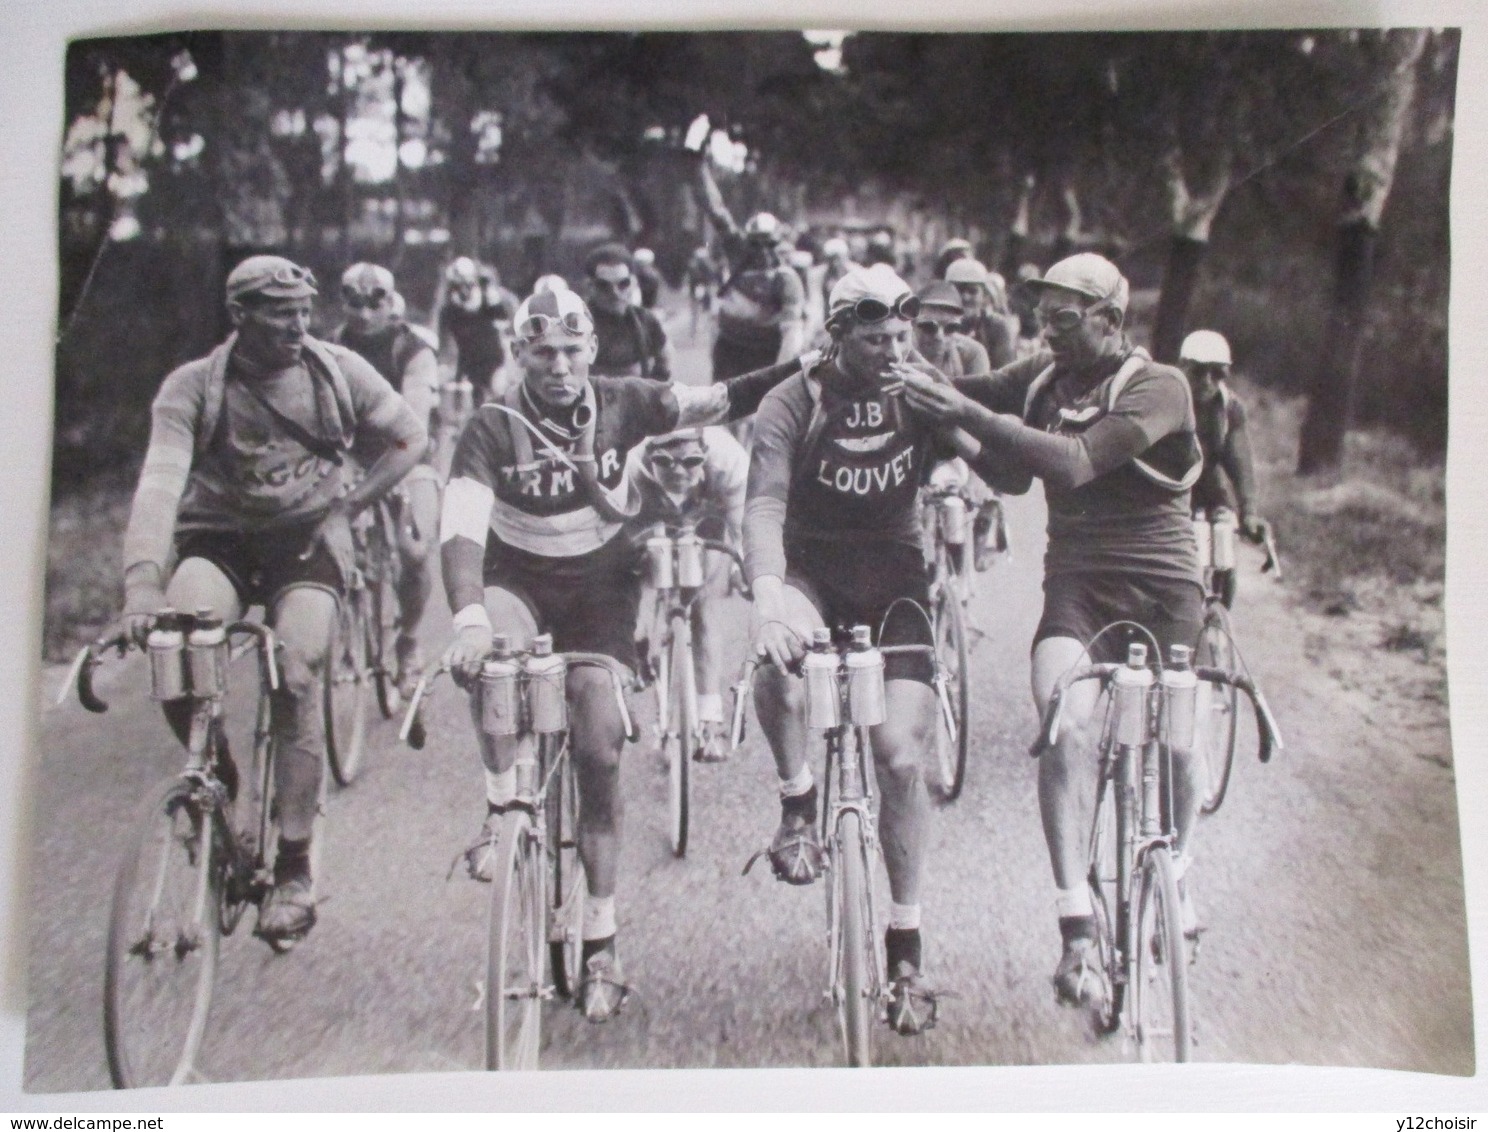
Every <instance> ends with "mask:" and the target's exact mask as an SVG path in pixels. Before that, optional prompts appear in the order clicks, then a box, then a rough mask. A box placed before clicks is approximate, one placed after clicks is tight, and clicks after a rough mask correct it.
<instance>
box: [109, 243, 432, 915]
mask: <svg viewBox="0 0 1488 1132" xmlns="http://www.w3.org/2000/svg"><path fill="white" fill-rule="evenodd" d="M316 293H317V292H316V289H315V277H314V276H313V275H312V274H311V273H310V272H309V271H307V270H305V269H304V268H302V267H299V266H298V265H296V264H293V263H291V262H290V261H289V260H287V259H282V258H280V257H279V256H252V257H250V258H249V259H246V260H244V261H243V262H242V263H241V264H239V265H238V266H237V267H235V268H234V269H233V270H232V272H231V274H229V275H228V277H227V300H228V312H229V314H230V315H231V317H232V322H233V326H234V331H233V334H232V335H231V336H230V337H229V338H228V339H227V341H226V342H224V343H223V344H222V345H220V346H218V347H217V348H216V349H215V350H213V351H212V353H211V354H210V355H209V356H207V357H205V358H200V359H197V360H196V361H191V362H187V363H186V364H185V365H183V366H181V367H180V368H179V369H177V370H175V371H174V372H172V373H171V374H170V375H169V376H167V377H166V379H165V381H164V382H163V383H162V385H161V387H160V392H159V393H158V394H157V395H156V398H155V403H154V406H153V408H152V410H151V420H150V446H149V449H148V450H147V451H146V453H145V462H144V467H143V468H142V469H141V470H140V477H139V486H138V488H137V489H136V491H135V496H134V503H133V506H132V508H131V510H130V514H129V526H128V529H127V531H126V533H125V536H124V555H123V558H124V620H125V623H126V625H127V627H128V629H129V631H130V633H131V635H132V636H133V637H134V639H135V640H136V642H138V643H140V644H143V643H144V638H145V635H146V634H147V633H148V632H149V629H150V624H151V621H152V619H153V617H154V615H155V614H156V613H157V612H158V611H159V610H161V609H162V608H166V607H170V608H173V609H185V610H193V611H194V610H199V609H210V610H211V611H212V613H213V615H214V616H217V617H219V618H222V619H223V620H224V621H228V622H231V621H236V620H237V619H238V618H239V617H241V616H242V614H243V613H244V612H245V611H246V610H247V609H248V607H249V606H251V605H262V606H263V607H264V611H265V618H266V620H267V621H268V623H269V624H270V625H271V626H273V628H274V631H275V632H276V633H277V634H278V637H279V642H280V645H281V654H280V664H281V666H282V668H281V672H282V676H281V684H280V690H279V691H278V692H277V693H276V694H275V699H274V704H273V722H272V726H273V729H274V733H275V738H276V739H277V741H278V744H279V754H278V757H277V759H276V761H275V764H274V766H275V774H276V776H277V783H276V787H277V791H278V802H277V815H276V816H277V821H278V823H279V847H278V851H277V855H276V857H275V862H274V888H273V891H272V892H271V893H270V895H269V897H268V899H267V900H265V901H264V903H263V905H262V906H261V908H260V910H259V934H261V935H263V936H265V937H267V938H271V939H276V940H280V941H285V942H288V941H292V940H296V939H299V938H300V937H302V936H303V935H304V934H305V933H306V932H308V931H309V930H310V928H311V927H312V926H313V925H314V923H315V896H314V891H313V888H312V884H311V876H310V835H311V830H312V823H313V821H314V818H315V812H316V806H317V804H318V797H319V790H320V775H321V768H322V766H323V765H324V763H325V730H324V726H323V720H322V715H321V712H322V699H321V697H322V683H321V674H322V672H323V670H324V666H325V664H326V662H327V659H326V653H327V649H328V647H329V641H330V632H331V626H332V624H333V623H334V620H335V616H336V605H337V602H338V600H339V598H340V596H341V595H342V594H343V593H344V592H345V584H346V579H347V577H348V576H349V574H350V572H351V569H352V566H353V546H352V535H351V527H350V519H351V517H352V516H353V515H355V514H356V513H357V512H358V511H360V510H361V509H362V508H364V507H366V506H368V505H370V504H372V503H374V502H375V501H376V500H377V499H378V498H379V497H381V496H382V495H384V494H386V493H387V492H388V491H389V490H391V489H392V487H393V485H394V484H396V483H397V482H398V481H399V480H401V479H402V478H403V477H404V476H405V475H406V474H407V473H408V472H409V471H410V470H411V469H412V467H413V465H414V463H415V462H416V461H417V460H418V458H419V454H420V453H421V452H423V450H424V448H425V446H426V444H427V443H428V436H427V434H426V432H425V430H424V426H423V423H422V422H421V421H420V419H419V418H418V417H417V416H416V415H415V414H414V412H413V410H412V409H410V408H409V407H408V405H407V403H406V402H405V401H404V400H403V399H402V398H401V397H399V396H398V395H397V394H396V393H395V392H394V391H393V389H392V387H391V386H390V385H389V384H388V383H387V382H386V381H385V380H384V379H383V378H382V377H381V376H380V375H379V374H378V373H377V371H376V370H374V369H373V368H372V367H371V366H370V365H368V364H367V363H366V362H365V361H363V360H362V358H360V357H359V356H358V355H356V354H355V353H353V352H352V351H350V350H347V349H344V348H343V347H341V346H336V345H332V344H328V343H325V342H321V341H318V340H317V339H314V338H312V337H310V335H309V334H308V333H307V329H308V327H309V324H310V314H311V300H312V299H313V297H314V296H315V294H316ZM350 457H356V458H357V460H358V461H359V462H360V463H361V464H362V465H363V466H364V467H366V469H367V471H366V473H365V475H363V476H361V477H360V479H359V480H358V481H357V482H356V483H355V485H354V486H353V485H352V484H351V483H350V482H349V477H348V475H347V470H348V465H349V463H350ZM348 489H349V490H348ZM172 562H176V563H178V565H177V566H176V567H175V570H174V572H173V573H172V572H171V571H170V563H172ZM164 707H165V715H166V719H167V720H168V721H169V723H170V725H171V727H172V729H173V730H174V731H175V733H176V735H177V737H178V738H179V739H180V740H181V741H182V742H183V743H184V742H185V741H186V739H187V729H188V728H189V726H190V720H191V715H192V708H193V705H192V704H191V702H190V701H189V700H178V701H175V702H172V703H167V704H165V705H164Z"/></svg>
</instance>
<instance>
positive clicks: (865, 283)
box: [827, 263, 910, 312]
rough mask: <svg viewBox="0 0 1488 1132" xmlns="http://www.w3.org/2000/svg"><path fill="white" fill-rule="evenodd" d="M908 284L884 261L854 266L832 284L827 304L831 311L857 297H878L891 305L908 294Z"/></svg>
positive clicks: (851, 303)
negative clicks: (870, 265)
mask: <svg viewBox="0 0 1488 1132" xmlns="http://www.w3.org/2000/svg"><path fill="white" fill-rule="evenodd" d="M909 293H910V291H909V284H908V283H906V282H905V281H904V280H903V279H901V278H899V273H898V272H897V271H895V270H894V269H893V268H892V267H890V266H889V265H888V264H886V263H875V264H874V265H873V266H872V267H854V268H853V269H852V270H851V271H849V272H848V273H847V274H846V275H844V276H843V277H842V278H841V279H839V280H837V282H836V283H834V284H833V285H832V294H831V296H830V297H829V298H828V300H827V306H828V307H829V308H830V309H831V310H832V311H833V312H835V311H837V310H840V309H841V308H843V307H850V306H852V305H853V304H854V303H856V302H857V301H858V300H859V299H878V300H879V301H880V302H882V303H884V304H885V305H886V306H892V305H893V304H894V303H895V302H897V301H898V300H899V299H900V298H902V297H903V296H905V295H907V294H909Z"/></svg>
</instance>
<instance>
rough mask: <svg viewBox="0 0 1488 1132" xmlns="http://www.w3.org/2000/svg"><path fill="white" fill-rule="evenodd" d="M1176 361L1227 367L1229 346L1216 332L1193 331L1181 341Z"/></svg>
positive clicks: (1223, 337)
mask: <svg viewBox="0 0 1488 1132" xmlns="http://www.w3.org/2000/svg"><path fill="white" fill-rule="evenodd" d="M1178 360H1179V361H1184V362H1198V363H1199V364H1200V365H1211V366H1227V365H1229V364H1230V344H1229V343H1228V342H1226V341H1225V336H1224V335H1223V334H1221V333H1219V332H1218V331H1217V330H1195V331H1194V332H1193V333H1192V334H1190V335H1189V336H1188V337H1187V338H1185V339H1184V340H1183V345H1182V346H1181V347H1180V348H1179V350H1178Z"/></svg>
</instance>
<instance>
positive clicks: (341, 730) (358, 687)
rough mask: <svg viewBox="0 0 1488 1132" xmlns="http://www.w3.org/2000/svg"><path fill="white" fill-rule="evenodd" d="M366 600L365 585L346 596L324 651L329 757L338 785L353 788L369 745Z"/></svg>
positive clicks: (327, 747) (327, 756)
mask: <svg viewBox="0 0 1488 1132" xmlns="http://www.w3.org/2000/svg"><path fill="white" fill-rule="evenodd" d="M366 602H367V591H366V590H365V589H354V590H352V591H351V592H350V593H348V594H347V595H346V597H345V598H344V599H343V600H342V602H341V606H340V609H339V610H338V612H337V614H336V620H335V621H334V622H333V623H332V625H331V640H330V650H329V652H328V653H327V655H326V666H325V685H324V688H325V696H324V702H325V726H326V760H327V762H329V764H330V768H331V777H333V778H334V779H335V780H336V784H337V785H338V786H350V785H351V783H352V781H353V780H354V779H355V778H356V776H357V771H358V770H360V769H361V765H362V754H363V751H364V749H365V747H366V744H367V686H368V684H369V683H370V680H369V672H368V668H367V651H366V648H367V636H366V631H365V629H364V627H363V618H364V617H365V615H366V612H367V605H366Z"/></svg>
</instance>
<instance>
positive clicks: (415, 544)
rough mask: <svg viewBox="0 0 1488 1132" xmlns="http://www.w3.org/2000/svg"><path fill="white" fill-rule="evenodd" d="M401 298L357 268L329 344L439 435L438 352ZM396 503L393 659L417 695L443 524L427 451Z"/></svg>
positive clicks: (406, 690)
mask: <svg viewBox="0 0 1488 1132" xmlns="http://www.w3.org/2000/svg"><path fill="white" fill-rule="evenodd" d="M398 298H399V296H398V293H397V290H396V288H395V285H394V281H393V273H392V272H391V271H389V270H388V269H387V268H385V267H382V266H380V265H379V264H375V263H354V264H352V265H351V266H350V267H348V268H347V269H346V271H345V273H344V274H342V276H341V302H342V305H343V306H344V307H345V308H346V321H345V322H344V323H343V324H342V325H341V326H339V327H337V329H336V330H334V331H333V332H332V333H331V338H330V340H331V341H332V342H336V343H338V344H340V345H342V346H345V347H347V348H348V349H351V350H355V351H356V352H357V353H358V354H359V355H360V356H361V357H362V358H364V359H365V360H366V361H368V362H370V363H371V365H372V367H373V368H374V369H376V370H377V372H378V373H380V374H382V376H383V377H384V378H386V379H387V381H388V383H389V384H390V385H392V387H393V388H394V389H396V390H397V391H398V392H399V393H401V394H402V395H403V399H404V400H405V401H407V402H408V407H409V408H411V409H412V410H413V412H414V415H415V416H417V417H418V419H419V420H420V421H423V422H424V424H425V426H426V428H427V429H428V432H429V435H430V436H433V435H434V421H433V417H434V412H435V409H436V408H437V407H438V405H439V363H438V361H437V359H436V358H435V356H434V350H433V349H432V348H431V347H430V346H429V343H428V342H427V341H425V339H424V338H423V337H421V336H420V335H419V334H417V333H416V332H415V331H414V329H413V327H411V326H409V325H408V323H407V322H405V321H404V320H403V319H402V317H401V316H399V315H397V314H395V313H394V311H395V310H396V308H397V302H396V300H397V299H398ZM392 499H393V500H395V501H396V502H397V504H398V508H397V510H396V511H395V514H396V515H397V524H396V525H397V530H398V557H399V559H400V560H401V563H402V570H401V571H400V573H399V577H398V604H399V606H400V607H401V609H402V625H401V626H400V628H399V630H398V639H397V641H396V642H395V644H394V647H393V652H394V656H395V658H396V660H397V664H398V678H397V684H398V690H399V692H400V693H402V694H403V695H404V696H409V695H412V694H413V688H414V685H415V684H417V683H418V679H419V676H420V675H422V673H423V667H424V662H423V655H422V652H421V650H420V648H419V638H418V632H419V625H420V623H421V622H422V621H423V617H424V607H425V606H427V605H428V603H429V595H430V594H431V593H433V592H434V557H433V555H432V554H431V553H430V550H431V549H432V548H433V546H434V540H435V535H436V533H437V528H438V525H439V473H438V472H436V471H435V470H434V454H433V452H432V451H431V450H430V449H429V448H427V447H426V448H425V450H424V453H423V456H422V458H421V459H420V460H419V462H418V464H416V465H415V466H414V468H413V470H412V471H411V472H409V473H408V475H407V477H406V478H405V479H404V480H403V482H402V483H401V484H399V485H398V487H397V488H396V489H394V491H393V493H392Z"/></svg>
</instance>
